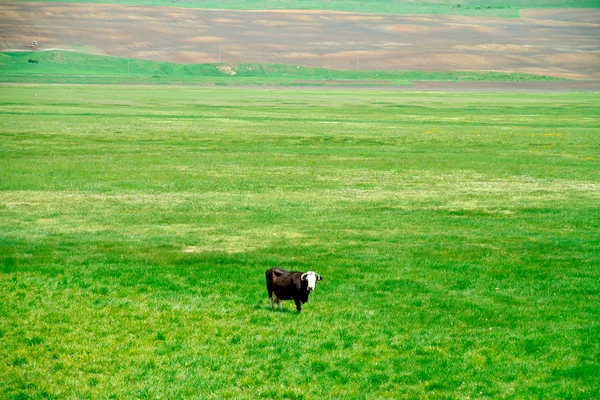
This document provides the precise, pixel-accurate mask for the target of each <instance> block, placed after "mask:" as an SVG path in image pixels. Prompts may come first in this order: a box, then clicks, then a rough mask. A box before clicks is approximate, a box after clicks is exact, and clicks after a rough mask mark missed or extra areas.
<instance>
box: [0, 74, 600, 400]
mask: <svg viewBox="0 0 600 400" xmlns="http://www.w3.org/2000/svg"><path fill="white" fill-rule="evenodd" d="M0 115H1V118H0V297H1V298H2V301H1V302H0V382H2V385H0V398H3V399H4V398H6V399H46V398H50V399H63V398H66V399H85V398H94V399H95V398H114V399H126V398H136V399H144V398H152V399H184V398H185V399H189V398H197V399H256V398H269V399H305V400H308V399H403V398H405V399H415V398H423V399H551V398H556V399H594V398H599V397H600V384H599V383H598V376H599V375H600V318H599V315H600V303H599V302H598V296H599V294H600V235H599V234H598V232H599V231H600V141H599V139H598V132H599V129H600V94H598V93H560V94H554V93H538V94H535V93H533V94H528V93H468V94H461V93H412V92H392V91H381V92H378V91H364V90H363V91H350V90H343V91H311V90H285V91H275V90H250V89H241V88H189V87H187V88H185V87H183V88H175V87H160V86H113V87H110V86H107V87H102V86H81V85H80V86H61V85H58V86H51V85H8V84H5V85H2V86H1V87H0ZM273 266H280V267H283V268H287V269H292V270H303V271H306V270H315V271H317V272H319V273H320V274H321V275H322V276H323V281H321V282H319V284H318V285H317V290H316V292H315V293H313V294H311V297H310V301H309V302H308V303H307V304H306V305H304V306H303V311H302V313H300V314H298V313H296V312H295V308H294V306H293V304H292V303H290V302H287V303H284V310H283V311H282V312H278V311H274V312H273V311H271V310H270V309H269V302H268V300H267V293H266V289H265V284H264V271H265V270H266V269H268V268H270V267H273Z"/></svg>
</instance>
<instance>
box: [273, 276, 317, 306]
mask: <svg viewBox="0 0 600 400" xmlns="http://www.w3.org/2000/svg"><path fill="white" fill-rule="evenodd" d="M265 277H266V278H267V292H269V303H270V304H271V309H273V303H277V305H278V306H279V309H280V310H281V300H294V302H295V303H296V310H298V312H300V309H301V306H302V304H304V303H306V302H307V301H308V295H309V294H310V292H312V291H313V290H315V284H316V282H317V281H320V280H321V279H323V278H321V275H319V274H317V273H316V272H313V271H308V272H298V271H287V270H285V269H281V268H271V269H270V270H268V271H266V272H265Z"/></svg>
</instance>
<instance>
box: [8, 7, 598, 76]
mask: <svg viewBox="0 0 600 400" xmlns="http://www.w3.org/2000/svg"><path fill="white" fill-rule="evenodd" d="M33 40H36V41H38V43H39V47H38V49H39V50H44V49H67V50H69V49H70V50H78V51H85V52H90V53H97V54H106V55H114V56H121V57H132V58H140V59H147V60H158V61H169V62H178V63H208V62H226V63H240V62H264V63H284V64H294V65H305V66H311V67H324V68H333V69H346V70H349V69H362V70H428V71H507V72H513V71H519V72H528V73H536V74H545V75H551V76H556V77H565V78H572V79H581V80H590V79H600V10H598V9H568V10H555V9H552V10H538V9H535V10H534V9H528V10H523V11H522V12H521V18H518V19H503V18H482V17H460V16H434V15H402V16H398V15H374V14H355V13H340V12H323V11H318V12H315V11H220V10H197V9H184V8H176V7H140V6H119V5H99V4H69V3H2V4H0V50H2V51H7V50H14V49H19V50H25V45H26V44H27V43H30V42H31V41H33Z"/></svg>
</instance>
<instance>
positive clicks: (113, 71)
mask: <svg viewBox="0 0 600 400" xmlns="http://www.w3.org/2000/svg"><path fill="white" fill-rule="evenodd" d="M417 80H421V81H423V80H425V81H512V82H514V81H519V82H530V81H557V80H565V79H561V78H555V77H550V76H544V75H534V74H526V73H519V72H515V73H505V72H477V71H463V72H460V71H459V72H428V71H341V70H332V69H325V68H310V67H301V66H294V65H283V64H225V63H222V64H174V63H167V62H158V61H147V60H136V59H127V58H120V57H110V56H101V55H93V54H85V53H79V52H71V51H36V52H3V53H0V82H12V83H61V84H65V83H76V84H160V85H205V86H209V85H216V86H250V85H256V86H265V85H267V86H330V85H340V84H343V85H345V86H352V85H354V86H363V87H364V86H373V87H377V86H410V85H411V84H412V82H413V81H417Z"/></svg>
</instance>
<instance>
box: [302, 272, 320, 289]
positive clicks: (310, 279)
mask: <svg viewBox="0 0 600 400" xmlns="http://www.w3.org/2000/svg"><path fill="white" fill-rule="evenodd" d="M304 279H305V280H306V283H308V290H315V284H316V283H317V276H316V275H315V273H314V272H307V273H306V278H304Z"/></svg>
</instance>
